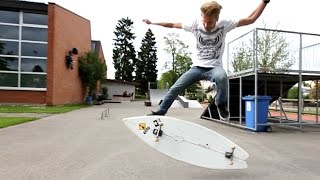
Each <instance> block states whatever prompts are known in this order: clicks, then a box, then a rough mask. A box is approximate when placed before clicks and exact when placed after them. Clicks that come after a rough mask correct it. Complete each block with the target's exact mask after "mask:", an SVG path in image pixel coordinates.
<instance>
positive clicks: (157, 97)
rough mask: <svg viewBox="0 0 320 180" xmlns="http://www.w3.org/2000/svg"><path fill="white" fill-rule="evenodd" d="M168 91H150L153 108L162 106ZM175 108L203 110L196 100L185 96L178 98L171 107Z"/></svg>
mask: <svg viewBox="0 0 320 180" xmlns="http://www.w3.org/2000/svg"><path fill="white" fill-rule="evenodd" d="M167 92H168V90H167V89H149V93H150V101H151V105H152V106H157V105H160V103H161V101H163V98H164V97H165V95H166V94H167ZM171 107H173V108H203V107H202V106H201V104H200V103H199V102H198V101H196V100H188V99H186V98H185V97H183V96H178V97H177V98H176V100H175V101H174V102H173V104H172V105H171Z"/></svg>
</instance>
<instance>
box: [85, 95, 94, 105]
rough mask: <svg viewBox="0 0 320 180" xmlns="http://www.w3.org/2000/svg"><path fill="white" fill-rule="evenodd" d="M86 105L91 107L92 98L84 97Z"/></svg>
mask: <svg viewBox="0 0 320 180" xmlns="http://www.w3.org/2000/svg"><path fill="white" fill-rule="evenodd" d="M86 103H87V104H88V105H92V104H93V101H92V96H87V97H86Z"/></svg>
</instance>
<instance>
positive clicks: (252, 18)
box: [237, 0, 270, 27]
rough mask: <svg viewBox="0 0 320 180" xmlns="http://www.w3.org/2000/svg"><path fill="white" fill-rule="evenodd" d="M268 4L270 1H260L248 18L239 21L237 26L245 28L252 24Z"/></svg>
mask: <svg viewBox="0 0 320 180" xmlns="http://www.w3.org/2000/svg"><path fill="white" fill-rule="evenodd" d="M269 2H270V0H262V2H261V3H260V4H259V6H258V7H257V9H255V10H254V11H253V12H252V13H251V14H250V16H249V17H247V18H243V19H240V21H239V23H238V26H237V27H240V26H246V25H249V24H252V23H254V22H255V21H256V20H257V19H258V18H259V17H260V15H261V14H262V12H263V10H264V9H265V8H266V6H267V4H268V3H269Z"/></svg>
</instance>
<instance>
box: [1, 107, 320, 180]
mask: <svg viewBox="0 0 320 180" xmlns="http://www.w3.org/2000/svg"><path fill="white" fill-rule="evenodd" d="M106 108H109V111H110V114H109V116H108V117H105V118H104V119H103V120H101V113H102V112H104V111H105V109H106ZM203 110H204V109H183V108H171V109H170V111H169V113H168V114H167V115H168V116H172V117H176V118H180V119H185V120H188V121H192V122H195V123H198V124H200V125H203V126H206V127H208V128H210V129H213V130H214V131H216V132H218V133H221V134H222V135H224V136H226V137H227V138H229V139H231V140H232V141H234V142H235V143H237V144H238V145H240V146H241V147H242V148H244V149H245V150H246V151H247V152H248V153H249V154H250V157H249V159H248V161H247V163H248V166H249V167H248V168H247V169H245V170H211V169H206V168H201V167H196V166H193V165H189V164H185V163H183V162H180V161H177V160H174V159H171V158H169V157H167V156H165V155H163V154H161V153H159V152H157V151H156V150H154V149H152V148H151V147H149V146H148V145H146V144H145V143H144V142H142V141H141V140H140V139H139V138H137V137H136V136H135V135H133V134H132V133H131V131H129V130H128V129H127V128H126V127H125V125H124V124H123V122H122V121H121V120H122V118H124V117H130V116H140V115H144V114H146V113H149V112H150V107H145V106H144V103H143V102H142V101H136V102H124V103H121V104H104V105H100V106H92V107H88V108H84V109H80V110H75V111H72V112H69V113H65V114H59V115H52V116H48V117H44V118H42V119H40V120H37V121H33V122H29V123H25V124H20V125H16V126H12V127H8V128H3V129H0V180H113V179H116V180H117V179H125V180H126V179H128V180H133V179H139V180H151V179H152V180H160V179H165V180H168V179H173V180H179V179H183V180H189V179H190V180H191V179H192V180H193V179H197V180H198V179H214V180H216V179H232V180H233V179H240V180H242V179H243V180H250V179H254V180H257V179H259V180H260V179H262V180H263V179H267V180H270V179H272V180H276V179H279V180H283V179H290V180H296V179H299V180H300V179H301V180H305V179H308V180H316V179H319V178H320V171H319V169H320V158H319V155H320V128H308V130H303V131H296V130H288V129H280V128H277V127H273V131H272V132H271V133H255V132H251V131H247V130H243V129H238V128H235V127H231V126H228V125H224V124H220V123H217V122H212V121H209V120H203V119H200V118H199V117H200V115H201V113H202V111H203Z"/></svg>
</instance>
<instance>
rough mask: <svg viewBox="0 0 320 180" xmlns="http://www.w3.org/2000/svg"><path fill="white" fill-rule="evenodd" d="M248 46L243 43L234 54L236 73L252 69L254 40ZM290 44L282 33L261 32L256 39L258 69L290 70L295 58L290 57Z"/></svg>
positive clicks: (233, 65) (233, 63)
mask: <svg viewBox="0 0 320 180" xmlns="http://www.w3.org/2000/svg"><path fill="white" fill-rule="evenodd" d="M249 44H250V45H246V44H245V43H242V45H241V46H240V47H237V48H236V49H235V50H236V52H235V53H233V61H232V62H231V64H232V67H233V69H234V72H238V71H241V70H245V69H249V68H252V67H253V65H254V62H253V52H252V50H253V46H252V44H253V43H252V40H251V41H250V43H249ZM288 47H289V43H288V42H287V40H286V38H285V37H283V36H282V35H281V33H280V32H277V31H271V30H259V31H258V35H257V39H256V55H257V65H258V68H263V69H266V70H275V69H288V68H289V67H291V66H292V65H293V64H294V60H293V57H289V50H288Z"/></svg>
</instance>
